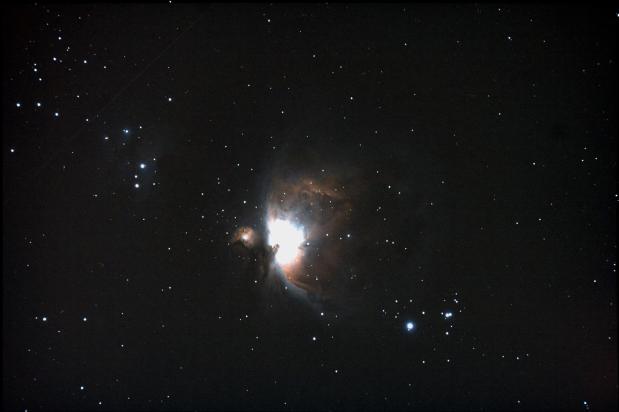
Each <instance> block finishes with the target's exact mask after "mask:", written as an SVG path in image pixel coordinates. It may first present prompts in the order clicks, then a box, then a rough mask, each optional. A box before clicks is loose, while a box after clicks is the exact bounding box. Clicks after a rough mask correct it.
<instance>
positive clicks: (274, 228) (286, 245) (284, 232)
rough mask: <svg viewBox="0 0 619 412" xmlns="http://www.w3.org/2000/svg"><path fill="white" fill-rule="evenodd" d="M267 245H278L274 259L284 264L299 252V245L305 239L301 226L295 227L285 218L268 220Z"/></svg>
mask: <svg viewBox="0 0 619 412" xmlns="http://www.w3.org/2000/svg"><path fill="white" fill-rule="evenodd" d="M268 229H269V245H271V246H275V245H279V249H278V250H277V253H276V254H275V260H276V261H277V263H279V264H280V265H285V264H286V263H290V262H292V261H293V260H294V258H295V257H296V256H297V255H298V254H299V251H300V249H299V246H300V245H301V244H302V243H303V241H304V240H305V234H304V233H303V227H297V226H295V225H293V224H292V223H290V222H289V221H287V220H282V219H276V220H271V221H270V222H269V228H268Z"/></svg>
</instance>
